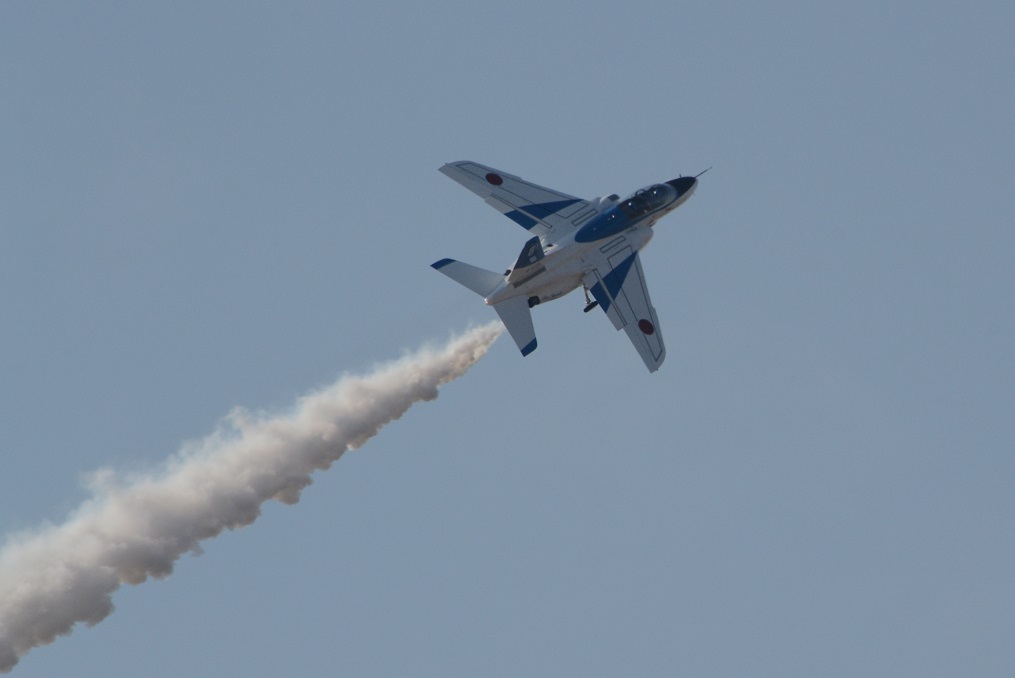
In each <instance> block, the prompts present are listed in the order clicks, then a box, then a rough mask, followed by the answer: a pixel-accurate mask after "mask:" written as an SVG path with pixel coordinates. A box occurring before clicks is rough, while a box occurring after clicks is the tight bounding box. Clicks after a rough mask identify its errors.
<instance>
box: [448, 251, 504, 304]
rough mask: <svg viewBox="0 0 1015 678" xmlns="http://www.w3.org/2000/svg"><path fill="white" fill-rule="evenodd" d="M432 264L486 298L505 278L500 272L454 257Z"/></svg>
mask: <svg viewBox="0 0 1015 678" xmlns="http://www.w3.org/2000/svg"><path fill="white" fill-rule="evenodd" d="M431 266H433V267H434V268H435V269H437V270H438V271H440V272H441V273H443V274H444V275H446V276H447V277H449V278H451V279H452V280H454V281H455V282H456V283H459V284H460V285H464V286H465V287H468V288H469V289H470V290H472V291H473V292H475V293H476V294H478V295H479V296H481V297H483V298H486V297H487V296H488V295H489V294H490V293H491V292H493V290H494V288H495V287H497V285H499V284H500V282H501V280H503V279H504V276H503V275H501V274H500V273H494V272H493V271H488V270H486V269H485V268H479V267H478V266H470V265H469V264H463V263H462V262H460V261H455V260H454V259H441V260H440V261H438V262H435V263H433V264H431Z"/></svg>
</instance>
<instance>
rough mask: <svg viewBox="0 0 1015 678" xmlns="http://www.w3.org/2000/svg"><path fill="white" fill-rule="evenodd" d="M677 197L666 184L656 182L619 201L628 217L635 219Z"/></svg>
mask: <svg viewBox="0 0 1015 678" xmlns="http://www.w3.org/2000/svg"><path fill="white" fill-rule="evenodd" d="M676 197H677V191H676V189H674V188H673V187H672V186H670V185H668V184H656V185H655V186H649V187H648V188H643V189H641V190H640V191H638V192H637V193H635V194H634V195H632V196H630V197H629V198H626V199H625V200H624V201H623V202H622V203H620V209H621V211H623V212H624V215H625V216H627V218H628V219H637V218H638V217H642V216H645V215H646V214H648V213H650V212H655V211H656V210H658V209H660V208H662V207H665V206H666V205H668V204H669V203H671V202H673V200H674V199H675V198H676Z"/></svg>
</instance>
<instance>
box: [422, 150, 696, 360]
mask: <svg viewBox="0 0 1015 678" xmlns="http://www.w3.org/2000/svg"><path fill="white" fill-rule="evenodd" d="M440 171H441V172H443V173H444V174H446V175H447V176H449V177H451V178H452V179H454V180H455V181H457V182H458V183H460V184H461V185H462V186H465V187H466V188H467V189H469V190H470V191H472V192H473V193H475V194H476V195H478V196H479V197H481V198H483V199H484V200H485V201H486V202H487V204H489V205H490V206H492V207H493V208H494V209H496V210H497V211H498V212H500V213H501V214H503V215H505V216H506V217H508V218H509V219H511V220H512V221H514V222H515V223H517V224H519V225H520V226H522V227H523V228H525V229H526V230H528V231H529V232H530V233H532V234H533V237H532V238H531V239H530V240H529V241H528V242H526V243H525V247H523V248H522V253H521V254H520V255H519V256H518V260H517V261H516V262H515V264H514V266H512V267H511V268H510V269H508V270H507V271H505V272H504V273H503V274H501V273H496V272H494V271H487V270H485V269H482V268H478V267H476V266H470V265H469V264H465V263H462V262H460V261H455V260H454V259H441V260H440V261H438V262H436V263H435V264H433V267H434V268H435V269H437V270H438V271H440V272H441V273H443V274H444V275H446V276H448V277H449V278H451V279H452V280H454V281H456V282H458V283H461V284H462V285H464V286H465V287H467V288H469V289H470V290H472V291H473V292H475V293H477V294H479V295H480V296H482V297H483V298H484V299H485V301H486V303H487V304H488V305H490V306H493V309H494V310H495V311H496V312H497V315H499V316H500V319H501V321H502V322H503V323H504V326H505V327H506V328H507V331H508V333H509V334H510V335H511V338H512V339H514V341H515V343H516V344H517V345H518V348H519V349H520V350H521V352H522V355H523V356H525V355H528V354H530V353H532V352H533V351H534V350H536V332H535V329H534V328H533V326H532V312H531V309H532V307H533V306H535V305H537V304H541V303H543V302H545V301H551V300H553V299H557V298H559V297H562V296H564V295H565V294H567V293H568V292H570V291H571V290H574V289H577V288H578V287H579V286H581V287H582V288H583V289H584V291H585V302H586V305H585V312H586V313H587V312H588V311H590V310H592V309H593V308H595V307H596V306H599V307H600V308H602V309H603V310H604V311H605V312H606V315H607V317H608V318H609V319H610V320H611V321H612V322H613V326H614V327H615V328H617V329H618V330H619V329H624V331H626V332H627V336H628V337H629V338H630V339H631V342H632V343H633V344H634V347H635V348H636V349H637V350H638V353H639V355H641V359H642V360H644V361H645V365H646V366H647V367H648V369H649V371H650V372H655V371H656V370H657V369H659V366H660V365H662V363H663V359H664V358H665V357H666V347H665V345H664V344H663V337H662V332H661V331H660V329H659V319H658V318H657V317H656V310H655V308H653V307H652V301H651V300H650V299H649V295H648V286H647V285H646V284H645V274H644V273H643V272H642V270H641V261H640V260H639V257H638V251H639V250H641V249H642V248H643V247H645V245H647V244H648V242H649V240H651V239H652V233H653V231H652V226H654V225H655V223H656V222H657V221H658V220H659V219H660V217H663V216H664V215H666V214H669V213H670V212H672V211H673V210H675V209H676V208H677V207H679V206H680V205H682V204H683V203H684V202H685V201H686V200H687V199H688V198H690V197H691V194H692V193H694V189H695V188H696V187H697V185H698V179H697V177H681V178H679V179H673V180H672V181H667V182H665V183H661V184H653V185H652V186H647V187H646V188H642V189H640V190H638V191H635V192H634V193H633V194H632V195H630V196H628V197H627V198H625V199H623V200H620V198H619V196H617V195H611V196H608V197H605V198H596V199H594V200H583V199H582V198H576V197H574V196H572V195H567V194H566V193H561V192H559V191H554V190H552V189H549V188H544V187H542V186H537V185H536V184H533V183H530V182H528V181H525V180H524V179H521V178H519V177H516V176H513V175H511V174H507V173H505V172H501V171H500V170H496V169H493V168H492V167H485V166H484V165H480V164H478V163H475V162H470V161H468V160H464V161H460V162H452V163H448V164H447V165H444V166H443V167H441V168H440ZM698 176H701V175H700V174H699V175H698ZM589 293H591V294H592V297H593V299H594V300H593V299H589Z"/></svg>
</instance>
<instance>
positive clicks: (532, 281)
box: [485, 177, 698, 306]
mask: <svg viewBox="0 0 1015 678" xmlns="http://www.w3.org/2000/svg"><path fill="white" fill-rule="evenodd" d="M697 183H698V182H697V180H696V179H695V178H693V177H682V178H680V179H674V180H672V181H669V182H667V183H665V184H655V185H653V186H648V187H646V188H643V189H641V190H640V191H637V192H636V193H634V194H633V195H632V196H630V197H628V198H626V199H625V200H623V201H619V202H616V203H615V204H614V205H613V206H612V207H609V208H608V209H606V210H604V211H602V212H600V213H599V214H598V215H596V216H595V217H593V218H592V219H590V220H589V221H588V222H587V223H586V224H584V225H583V226H582V227H581V228H579V229H578V230H576V231H574V232H573V233H570V234H568V235H567V236H566V237H565V238H564V239H563V240H561V241H560V242H545V243H541V244H542V247H543V251H544V256H543V258H542V259H540V260H539V261H538V262H537V263H536V264H534V265H533V266H532V268H533V269H534V270H533V271H532V272H531V273H528V274H527V275H525V276H523V277H522V278H521V279H520V280H518V281H516V282H510V281H509V279H508V278H505V279H504V280H503V281H502V282H501V283H500V284H499V285H498V286H497V287H496V288H495V289H494V290H493V291H492V292H491V293H490V294H489V295H488V296H487V297H486V299H485V301H486V303H487V304H488V305H491V306H492V305H494V304H499V303H500V302H502V301H504V300H506V299H510V298H512V297H518V296H525V297H526V298H528V299H529V305H530V306H534V305H536V304H541V303H544V302H547V301H552V300H554V299H559V298H560V297H562V296H564V295H565V294H567V293H568V292H571V291H573V290H575V289H577V288H578V287H580V286H581V284H582V280H583V279H584V277H585V274H586V273H587V272H588V270H589V268H590V266H591V263H590V261H589V260H588V258H587V255H588V254H590V253H592V252H594V251H599V250H601V249H606V248H607V247H608V244H609V242H610V241H612V240H614V239H615V238H617V237H618V236H620V235H621V234H622V235H623V237H624V238H626V240H627V242H628V243H630V244H631V246H632V247H634V249H635V250H638V251H640V250H641V249H643V248H644V247H645V245H647V244H648V243H649V241H650V240H651V239H652V235H653V231H652V227H653V226H654V225H655V223H656V222H657V221H658V220H659V219H660V218H662V217H664V216H666V215H667V214H669V213H670V212H672V211H673V210H675V209H676V208H677V207H679V206H680V205H682V204H683V203H684V202H685V201H686V200H687V199H688V198H690V197H691V194H692V193H693V192H694V189H695V188H696V187H697ZM653 191H654V192H655V193H654V194H653V193H652V192H653ZM643 196H644V197H645V199H644V200H640V201H639V199H640V198H642V197H643Z"/></svg>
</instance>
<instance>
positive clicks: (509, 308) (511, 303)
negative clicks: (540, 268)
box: [493, 297, 536, 356]
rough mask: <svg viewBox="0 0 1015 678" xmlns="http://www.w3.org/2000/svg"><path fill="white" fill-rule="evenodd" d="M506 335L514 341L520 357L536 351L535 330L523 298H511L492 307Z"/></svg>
mask: <svg viewBox="0 0 1015 678" xmlns="http://www.w3.org/2000/svg"><path fill="white" fill-rule="evenodd" d="M493 310H495V311H497V315H498V316H500V320H501V322H502V323H504V327H506V328H507V331H508V334H510V335H511V338H512V339H514V340H515V344H517V345H518V350H520V351H521V352H522V355H523V356H524V355H528V354H530V353H532V352H533V351H535V350H536V330H535V328H534V327H533V326H532V311H531V309H530V308H529V301H528V299H526V298H525V297H511V298H510V299H506V300H504V301H502V302H500V303H499V304H494V305H493Z"/></svg>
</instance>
